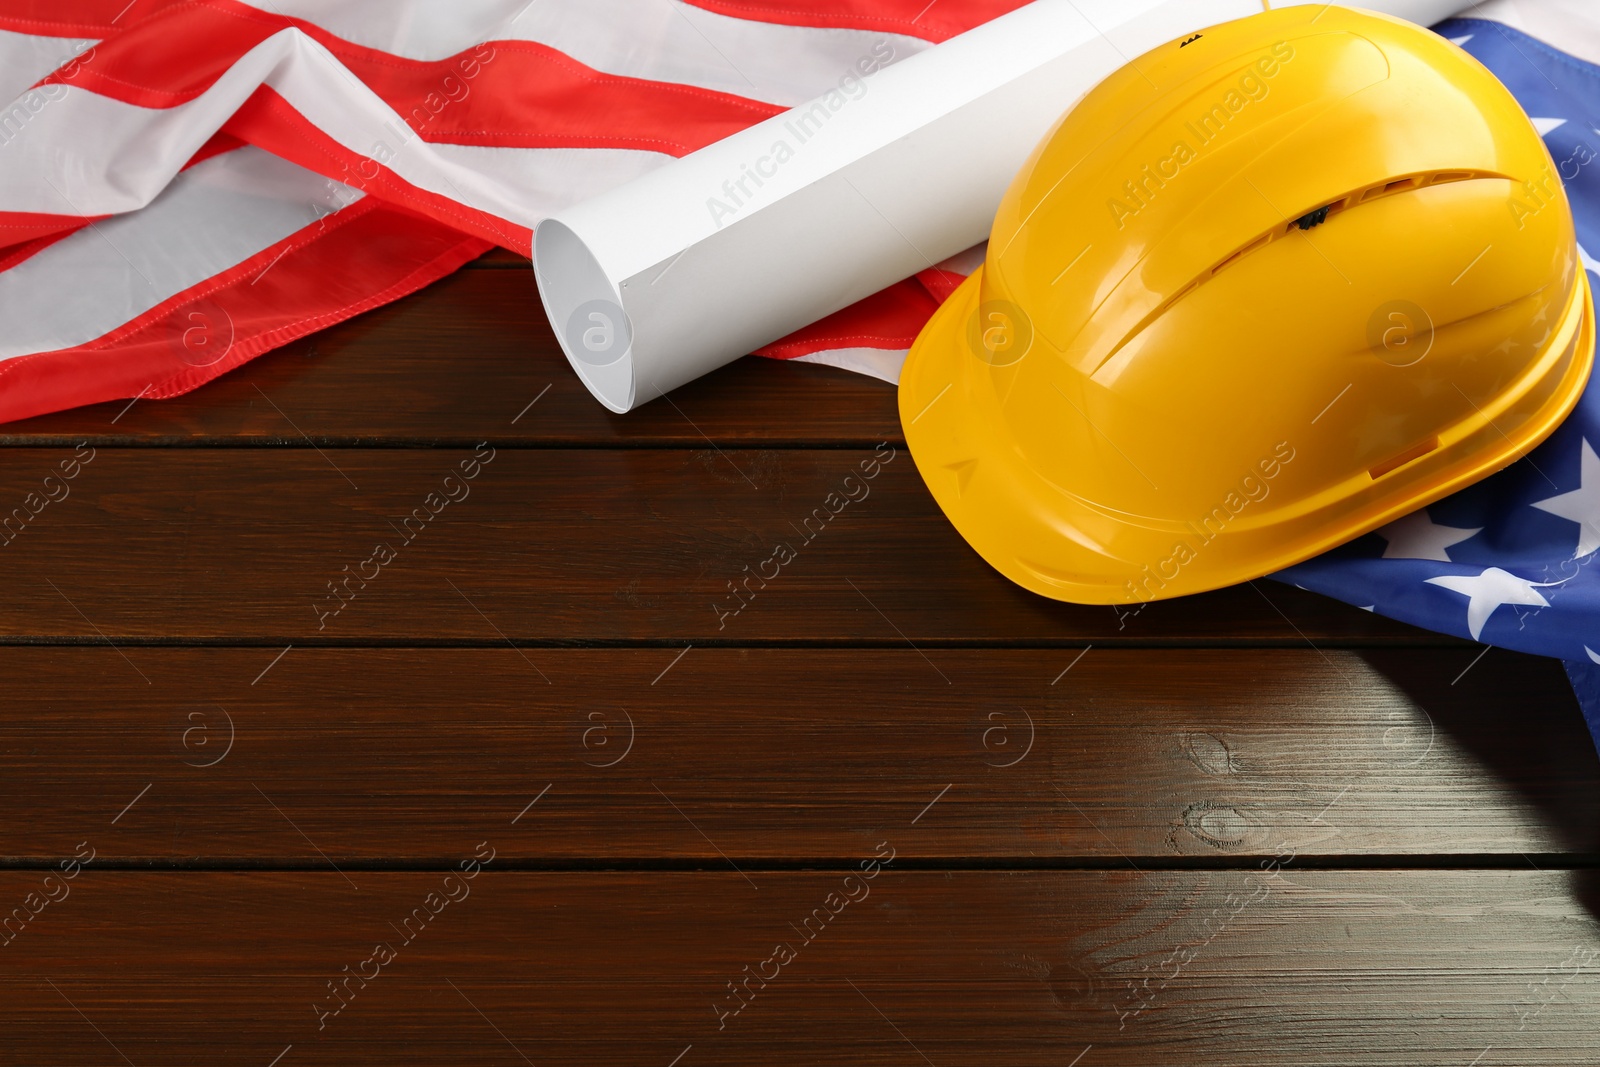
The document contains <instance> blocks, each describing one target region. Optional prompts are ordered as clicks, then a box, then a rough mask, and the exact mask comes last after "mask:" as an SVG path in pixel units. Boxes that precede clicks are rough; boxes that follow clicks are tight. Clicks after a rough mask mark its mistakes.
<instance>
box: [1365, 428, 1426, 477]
mask: <svg viewBox="0 0 1600 1067" xmlns="http://www.w3.org/2000/svg"><path fill="white" fill-rule="evenodd" d="M1438 447H1439V439H1438V438H1437V437H1430V438H1428V439H1427V440H1426V441H1423V442H1421V443H1420V444H1415V445H1412V446H1411V447H1410V448H1408V449H1406V450H1405V451H1404V452H1402V453H1400V454H1399V455H1398V456H1391V457H1390V458H1388V459H1386V460H1384V461H1383V462H1382V463H1380V464H1378V465H1377V466H1376V467H1373V468H1372V469H1370V470H1368V471H1367V473H1368V474H1369V475H1371V476H1372V480H1373V481H1377V480H1378V479H1379V478H1382V477H1383V476H1384V475H1385V474H1389V473H1392V472H1394V471H1397V470H1399V469H1400V468H1401V467H1404V466H1405V465H1406V464H1407V463H1410V462H1411V461H1413V460H1418V459H1421V458H1422V457H1423V456H1426V455H1427V454H1428V453H1429V452H1432V451H1433V450H1434V449H1436V448H1438Z"/></svg>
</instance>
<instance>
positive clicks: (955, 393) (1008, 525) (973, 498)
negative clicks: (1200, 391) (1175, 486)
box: [899, 267, 1595, 604]
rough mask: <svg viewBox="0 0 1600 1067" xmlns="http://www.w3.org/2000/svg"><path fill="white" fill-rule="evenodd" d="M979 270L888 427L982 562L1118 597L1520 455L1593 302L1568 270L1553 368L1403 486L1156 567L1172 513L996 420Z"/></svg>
mask: <svg viewBox="0 0 1600 1067" xmlns="http://www.w3.org/2000/svg"><path fill="white" fill-rule="evenodd" d="M983 271H984V268H983V267H980V268H979V269H978V270H977V271H975V272H974V273H973V274H972V275H971V276H970V277H968V278H967V280H966V281H965V282H963V283H962V284H961V286H960V287H958V288H957V289H956V291H955V292H954V293H953V294H951V296H950V297H949V299H947V300H946V301H945V302H944V304H942V305H941V306H940V307H939V309H938V310H937V311H936V312H935V313H934V315H933V317H932V318H931V319H930V320H929V321H928V323H927V325H926V326H925V327H924V328H923V330H922V332H921V334H919V335H918V337H917V340H916V342H915V343H914V344H913V345H912V347H911V351H910V353H909V354H908V355H907V357H906V361H905V365H904V367H903V369H902V371H901V376H900V391H899V409H900V424H901V428H902V430H903V432H904V433H905V436H906V443H907V445H908V447H909V450H910V452H911V456H912V460H913V462H914V463H915V464H916V467H917V470H918V472H919V473H920V474H921V476H922V479H923V482H924V483H925V484H926V485H927V486H928V489H929V491H930V492H931V493H932V494H933V497H934V499H935V500H936V501H937V502H938V504H939V507H940V509H941V510H943V511H944V513H945V515H946V517H947V518H948V519H949V520H950V522H951V524H952V525H954V526H955V528H956V530H957V531H958V532H959V533H960V534H961V536H962V537H963V538H964V539H965V540H966V542H967V543H968V544H969V545H970V546H972V548H973V549H974V550H975V551H977V553H978V554H979V555H980V556H982V557H983V559H984V560H985V561H986V562H988V563H989V565H990V566H992V567H994V568H995V569H996V570H998V571H1000V573H1001V574H1003V575H1005V576H1006V577H1007V578H1009V579H1011V580H1012V581H1013V582H1015V583H1017V584H1018V585H1021V586H1022V587H1023V588H1025V589H1028V590H1031V591H1032V592H1035V593H1038V594H1040V595H1042V596H1046V597H1050V598H1052V599H1055V600H1065V601H1071V602H1074V603H1080V604H1130V603H1139V602H1144V601H1148V600H1157V599H1166V598H1169V597H1173V596H1180V595H1186V594H1190V593H1198V592H1204V591H1207V590H1211V589H1218V588H1222V587H1223V586H1228V585H1234V584H1237V583H1240V582H1245V581H1250V580H1252V579H1255V578H1259V577H1262V576H1264V575H1267V574H1271V573H1273V572H1274V571H1278V570H1282V569H1283V568H1285V567H1289V566H1293V565H1294V564H1296V563H1301V562H1304V561H1305V560H1307V559H1310V558H1311V557H1313V556H1316V555H1319V554H1321V553H1322V552H1325V551H1327V550H1329V549H1331V548H1334V547H1336V546H1338V545H1341V544H1344V543H1345V542H1347V541H1350V540H1352V539H1354V538H1356V537H1359V536H1361V535H1362V534H1365V533H1369V532H1371V531H1372V530H1375V529H1377V528H1378V527H1380V526H1382V525H1384V524H1386V523H1388V522H1391V521H1393V520H1395V519H1398V518H1400V517H1401V516H1403V515H1406V514H1409V513H1411V512H1413V511H1415V510H1416V509H1418V508H1420V507H1423V506H1425V505H1427V504H1429V503H1431V502H1433V501H1434V500H1438V499H1439V498H1441V497H1444V496H1447V495H1448V494H1450V493H1452V492H1454V491H1456V490H1458V489H1461V488H1463V487H1465V486H1467V485H1470V484H1472V483H1473V482H1476V481H1478V480H1480V479H1482V478H1484V477H1485V476H1487V475H1489V474H1491V473H1493V472H1494V471H1496V470H1499V469H1500V468H1502V467H1505V466H1507V465H1508V464H1510V463H1512V462H1514V461H1515V460H1517V459H1520V458H1521V457H1522V456H1524V455H1526V454H1527V452H1528V451H1530V450H1531V449H1532V448H1533V447H1534V446H1535V445H1537V444H1538V443H1539V442H1540V441H1542V440H1544V438H1545V437H1547V436H1549V434H1550V433H1551V432H1553V431H1554V430H1555V428H1556V427H1557V426H1559V425H1560V424H1561V422H1562V421H1563V420H1564V419H1565V418H1566V416H1567V415H1568V414H1569V413H1570V412H1571V411H1572V409H1573V407H1574V406H1575V405H1576V404H1577V402H1578V399H1579V397H1580V396H1581V395H1582V393H1583V390H1584V387H1585V386H1586V385H1587V383H1588V380H1589V373H1590V370H1591V368H1592V366H1593V362H1594V346H1595V323H1594V318H1595V314H1594V306H1593V301H1592V298H1591V293H1590V288H1589V280H1588V276H1587V274H1586V273H1585V272H1584V271H1582V270H1581V269H1580V270H1579V272H1578V274H1579V284H1577V285H1574V286H1573V287H1572V288H1573V294H1572V298H1571V299H1570V300H1569V302H1568V306H1567V307H1566V308H1565V309H1564V312H1563V314H1562V319H1561V323H1560V325H1559V326H1558V327H1557V328H1556V329H1555V330H1554V331H1553V332H1552V335H1551V337H1550V339H1549V341H1548V343H1547V345H1546V348H1545V350H1543V351H1542V352H1541V353H1540V354H1539V357H1538V358H1537V359H1536V360H1534V361H1533V364H1532V366H1533V367H1535V368H1543V373H1545V374H1546V375H1549V376H1554V375H1556V374H1559V377H1560V381H1559V382H1557V383H1556V386H1555V388H1553V389H1550V390H1548V391H1547V392H1545V393H1544V394H1543V395H1544V398H1543V400H1542V402H1540V403H1539V404H1538V406H1537V407H1536V408H1534V409H1533V410H1531V411H1519V412H1518V413H1517V416H1516V421H1515V423H1514V424H1513V425H1504V426H1500V425H1496V423H1495V421H1494V420H1493V419H1492V418H1489V417H1487V416H1486V418H1485V422H1484V425H1483V426H1482V427H1480V428H1479V430H1480V432H1478V433H1477V434H1476V435H1475V436H1473V437H1472V438H1471V439H1470V440H1462V441H1460V442H1458V443H1456V444H1455V445H1454V446H1453V447H1452V448H1450V449H1448V450H1446V449H1444V448H1441V449H1440V452H1439V454H1438V455H1436V456H1431V457H1429V463H1428V464H1427V465H1426V467H1425V469H1424V470H1423V471H1422V472H1421V473H1419V474H1416V475H1414V476H1412V477H1411V478H1410V479H1409V480H1407V481H1405V482H1404V483H1402V484H1403V491H1402V490H1401V488H1400V487H1399V486H1396V487H1395V488H1393V489H1391V490H1388V491H1385V490H1384V488H1383V487H1377V488H1375V489H1374V490H1373V491H1371V492H1369V493H1368V494H1366V495H1365V496H1363V497H1362V499H1359V500H1351V501H1349V506H1348V507H1347V508H1345V509H1342V511H1341V510H1340V509H1337V508H1318V509H1315V510H1309V511H1305V512H1302V513H1301V514H1299V515H1297V516H1295V517H1294V518H1293V519H1292V520H1291V521H1287V522H1284V523H1281V524H1279V525H1277V526H1269V527H1266V528H1262V527H1259V526H1258V527H1256V528H1254V529H1251V530H1248V531H1245V532H1242V533H1234V532H1231V531H1230V532H1228V533H1223V534H1221V535H1219V536H1218V537H1217V538H1216V540H1215V541H1214V542H1212V546H1213V547H1208V548H1206V549H1205V550H1202V551H1199V552H1197V553H1192V556H1193V558H1192V559H1186V560H1185V561H1184V562H1183V564H1182V565H1181V566H1177V567H1172V568H1171V574H1170V575H1169V574H1168V570H1167V569H1163V567H1162V564H1163V563H1169V564H1170V563H1171V551H1172V546H1173V542H1174V538H1175V536H1176V535H1177V534H1178V533H1179V532H1180V531H1181V532H1183V533H1187V531H1184V530H1183V527H1182V526H1181V525H1180V524H1177V523H1170V522H1163V521H1158V520H1140V519H1138V518H1137V517H1133V516H1123V515H1117V514H1115V513H1112V512H1108V511H1107V510H1105V509H1103V508H1098V507H1095V506H1094V505H1093V504H1092V503H1091V502H1089V501H1085V500H1082V499H1080V498H1077V497H1074V496H1072V495H1071V494H1069V493H1066V492H1064V491H1062V490H1061V489H1060V488H1059V487H1058V486H1056V485H1054V484H1052V483H1051V482H1049V481H1047V480H1046V479H1044V478H1043V477H1041V476H1040V475H1039V474H1038V473H1037V472H1036V471H1034V470H1033V469H1032V467H1031V466H1030V465H1029V464H1028V463H1027V462H1026V461H1025V460H1024V458H1023V456H1022V454H1021V452H1020V451H1019V450H1018V449H1017V448H1016V447H1015V446H1014V444H1013V443H1012V442H1010V441H1009V440H1007V439H1006V438H1005V436H1004V434H1003V433H1002V432H1001V431H1000V428H1001V427H1003V426H1004V425H1005V420H1004V418H1003V411H1002V406H1001V403H1000V401H999V400H998V399H997V398H996V396H995V394H994V390H993V386H992V382H991V375H992V374H993V373H994V372H993V370H992V368H991V367H990V365H989V364H988V363H986V362H985V361H984V360H983V359H980V358H979V357H978V356H977V355H976V354H975V353H974V352H973V351H972V350H971V348H970V344H969V341H968V337H967V334H968V329H967V325H968V323H969V321H970V320H972V319H973V317H974V316H975V315H976V314H977V313H978V310H979V299H980V297H979V293H980V287H981V285H982V276H983ZM1023 358H1024V359H1027V358H1049V357H1048V356H1046V355H1044V354H1043V353H1034V354H1032V355H1031V356H1030V355H1025V356H1024V357H1023ZM1562 360H1565V366H1561V365H1560V364H1561V361H1562ZM1529 377H1530V378H1531V377H1533V375H1532V374H1530V375H1529ZM1422 466H1423V465H1422V464H1420V463H1419V467H1422ZM1373 480H1374V482H1376V481H1377V479H1376V477H1375V478H1374V479H1373ZM1335 503H1338V502H1337V501H1336V502H1335ZM1218 545H1220V546H1221V547H1220V548H1219V547H1214V546H1218ZM1152 568H1154V569H1152Z"/></svg>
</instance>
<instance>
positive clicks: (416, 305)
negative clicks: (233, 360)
mask: <svg viewBox="0 0 1600 1067" xmlns="http://www.w3.org/2000/svg"><path fill="white" fill-rule="evenodd" d="M546 387H548V391H545V390H546ZM535 398H538V403H537V404H535V405H534V406H533V407H532V408H528V409H527V410H526V411H525V412H524V409H525V408H527V405H528V404H529V403H530V402H531V401H533V400H534V399H535ZM124 409H126V410H124ZM519 414H521V417H520V418H518V417H517V416H518V415H519ZM308 438H309V439H310V440H311V441H314V442H315V443H317V444H318V445H321V446H323V447H325V448H326V447H331V446H333V445H341V444H345V445H347V444H374V443H424V444H430V443H440V442H445V443H455V444H470V443H476V442H477V441H481V440H485V439H488V440H492V441H495V442H498V443H502V444H510V443H514V442H520V443H531V444H544V445H570V444H587V445H598V446H608V445H609V446H627V445H662V444H673V445H689V446H692V447H696V448H699V447H703V446H704V445H705V443H706V441H707V440H712V441H716V442H718V443H719V444H722V443H730V444H745V445H752V446H754V445H768V446H770V445H783V444H789V445H794V444H811V443H829V444H832V443H853V444H856V445H862V446H871V445H873V444H876V443H877V442H878V441H881V440H886V439H888V440H896V441H898V440H900V421H899V417H898V415H897V414H896V409H895V393H894V387H893V386H891V385H888V384H887V383H885V382H880V381H877V380H875V379H871V378H867V377H865V376H863V375H859V374H852V373H849V372H847V371H841V370H836V369H834V368H832V367H820V366H813V365H809V364H801V363H780V362H778V361H775V360H769V359H760V358H749V359H743V360H740V361H738V362H737V363H735V364H733V365H732V366H729V367H726V368H724V369H723V370H721V371H718V372H716V373H715V374H712V375H710V376H708V377H706V378H703V379H701V380H700V381H697V382H694V383H691V384H690V385H688V386H685V387H684V388H682V389H679V390H677V391H676V392H674V393H673V394H672V397H671V399H670V400H658V401H655V402H654V403H651V404H647V405H645V406H644V407H643V408H641V409H639V410H638V411H635V412H632V413H630V414H628V415H620V416H619V415H612V414H611V413H610V412H608V411H606V410H605V409H604V408H603V407H601V406H600V404H599V402H598V401H596V400H595V399H594V398H593V397H591V396H590V395H589V393H588V392H587V390H585V389H584V387H583V384H582V383H581V382H580V381H579V380H578V378H577V376H576V375H575V374H574V373H573V372H572V369H571V368H570V367H569V366H568V365H567V361H566V358H565V357H564V356H562V354H561V351H560V349H559V348H558V347H557V345H556V342H555V338H554V336H553V335H552V334H551V332H550V327H549V324H548V323H547V322H546V320H545V317H544V311H543V310H542V308H541V306H540V304H539V298H538V294H537V292H536V291H535V289H534V284H533V274H532V272H531V271H529V270H473V271H463V272H460V273H458V274H456V275H454V276H452V277H450V278H446V279H444V280H443V281H441V282H439V283H437V284H436V285H434V286H432V287H431V288H429V289H426V290H424V291H423V292H421V293H417V294H415V295H413V296H410V297H407V298H406V299H403V300H400V301H398V302H397V303H394V304H391V305H389V306H387V307H384V308H380V309H379V310H377V311H374V312H371V313H369V314H366V315H362V316H360V317H358V318H356V319H353V320H351V321H350V322H347V323H344V324H343V325H340V326H336V327H334V328H332V329H330V330H325V331H323V332H321V333H318V334H315V335H314V336H312V337H309V338H306V339H305V340H303V341H298V342H295V343H294V344H291V345H289V346H287V347H286V348H283V349H281V350H279V351H277V352H273V353H269V354H268V355H265V356H262V357H261V358H259V359H256V360H254V361H252V362H250V363H247V364H246V365H244V366H243V367H241V368H239V369H237V370H235V371H233V372H231V373H229V374H226V375H224V376H223V377H221V378H219V379H218V380H216V381H215V382H212V383H210V384H209V385H206V386H203V387H201V388H200V389H198V390H196V391H195V392H193V393H190V394H189V395H187V396H183V397H178V398H174V399H170V400H159V401H150V400H145V401H140V402H138V403H136V404H134V405H133V406H132V407H131V408H128V407H127V404H126V403H125V402H120V403H114V404H99V405H95V406H92V407H86V408H81V409H78V410H76V411H68V412H61V413H58V414H54V415H47V416H43V417H41V418H35V419H27V420H24V421H21V422H13V423H9V424H5V425H0V445H27V444H68V443H71V444H76V443H77V442H78V441H83V440H87V441H90V442H92V443H95V444H101V445H104V444H119V443H120V444H147V445H148V444H207V443H210V444H219V443H247V444H259V445H273V444H290V445H302V446H303V445H304V444H305V443H306V441H307V439H308Z"/></svg>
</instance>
